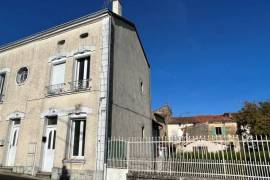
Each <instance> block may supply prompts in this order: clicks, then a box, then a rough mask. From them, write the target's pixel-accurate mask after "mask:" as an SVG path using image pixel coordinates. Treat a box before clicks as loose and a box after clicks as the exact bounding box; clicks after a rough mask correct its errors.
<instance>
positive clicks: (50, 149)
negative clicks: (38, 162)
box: [42, 126, 56, 172]
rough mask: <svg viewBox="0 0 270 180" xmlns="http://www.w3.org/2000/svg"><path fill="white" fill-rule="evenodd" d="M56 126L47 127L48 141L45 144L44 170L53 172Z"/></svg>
mask: <svg viewBox="0 0 270 180" xmlns="http://www.w3.org/2000/svg"><path fill="white" fill-rule="evenodd" d="M55 139H56V126H47V127H46V143H45V145H44V158H43V169H42V170H43V171H44V172H51V171H52V168H53V159H54V149H55Z"/></svg>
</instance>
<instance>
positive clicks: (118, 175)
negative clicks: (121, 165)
mask: <svg viewBox="0 0 270 180" xmlns="http://www.w3.org/2000/svg"><path fill="white" fill-rule="evenodd" d="M127 173H128V170H127V169H114V168H107V174H106V180H126V179H127Z"/></svg>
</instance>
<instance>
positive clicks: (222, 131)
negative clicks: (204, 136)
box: [221, 127, 226, 136]
mask: <svg viewBox="0 0 270 180" xmlns="http://www.w3.org/2000/svg"><path fill="white" fill-rule="evenodd" d="M221 134H222V135H223V136H224V135H226V128H225V127H222V128H221Z"/></svg>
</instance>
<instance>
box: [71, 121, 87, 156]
mask: <svg viewBox="0 0 270 180" xmlns="http://www.w3.org/2000/svg"><path fill="white" fill-rule="evenodd" d="M76 121H80V137H79V150H78V155H76V156H74V155H73V150H74V136H75V135H74V133H75V122H76ZM84 126H86V117H81V118H71V119H70V140H69V158H70V159H84V156H85V149H86V148H85V144H86V143H85V139H86V138H85V137H84V142H83V134H84V136H86V132H83V130H84V129H85V131H86V127H85V128H84ZM83 143H84V145H83ZM83 147H84V149H83ZM83 151H84V154H83V155H82V152H83Z"/></svg>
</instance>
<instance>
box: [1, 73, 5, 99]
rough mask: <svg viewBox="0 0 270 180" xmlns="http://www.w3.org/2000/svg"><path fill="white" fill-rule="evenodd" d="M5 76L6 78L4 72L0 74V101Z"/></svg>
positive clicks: (2, 94) (2, 95)
mask: <svg viewBox="0 0 270 180" xmlns="http://www.w3.org/2000/svg"><path fill="white" fill-rule="evenodd" d="M5 78H6V74H5V73H2V74H0V102H2V101H3V97H4V85H5Z"/></svg>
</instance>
